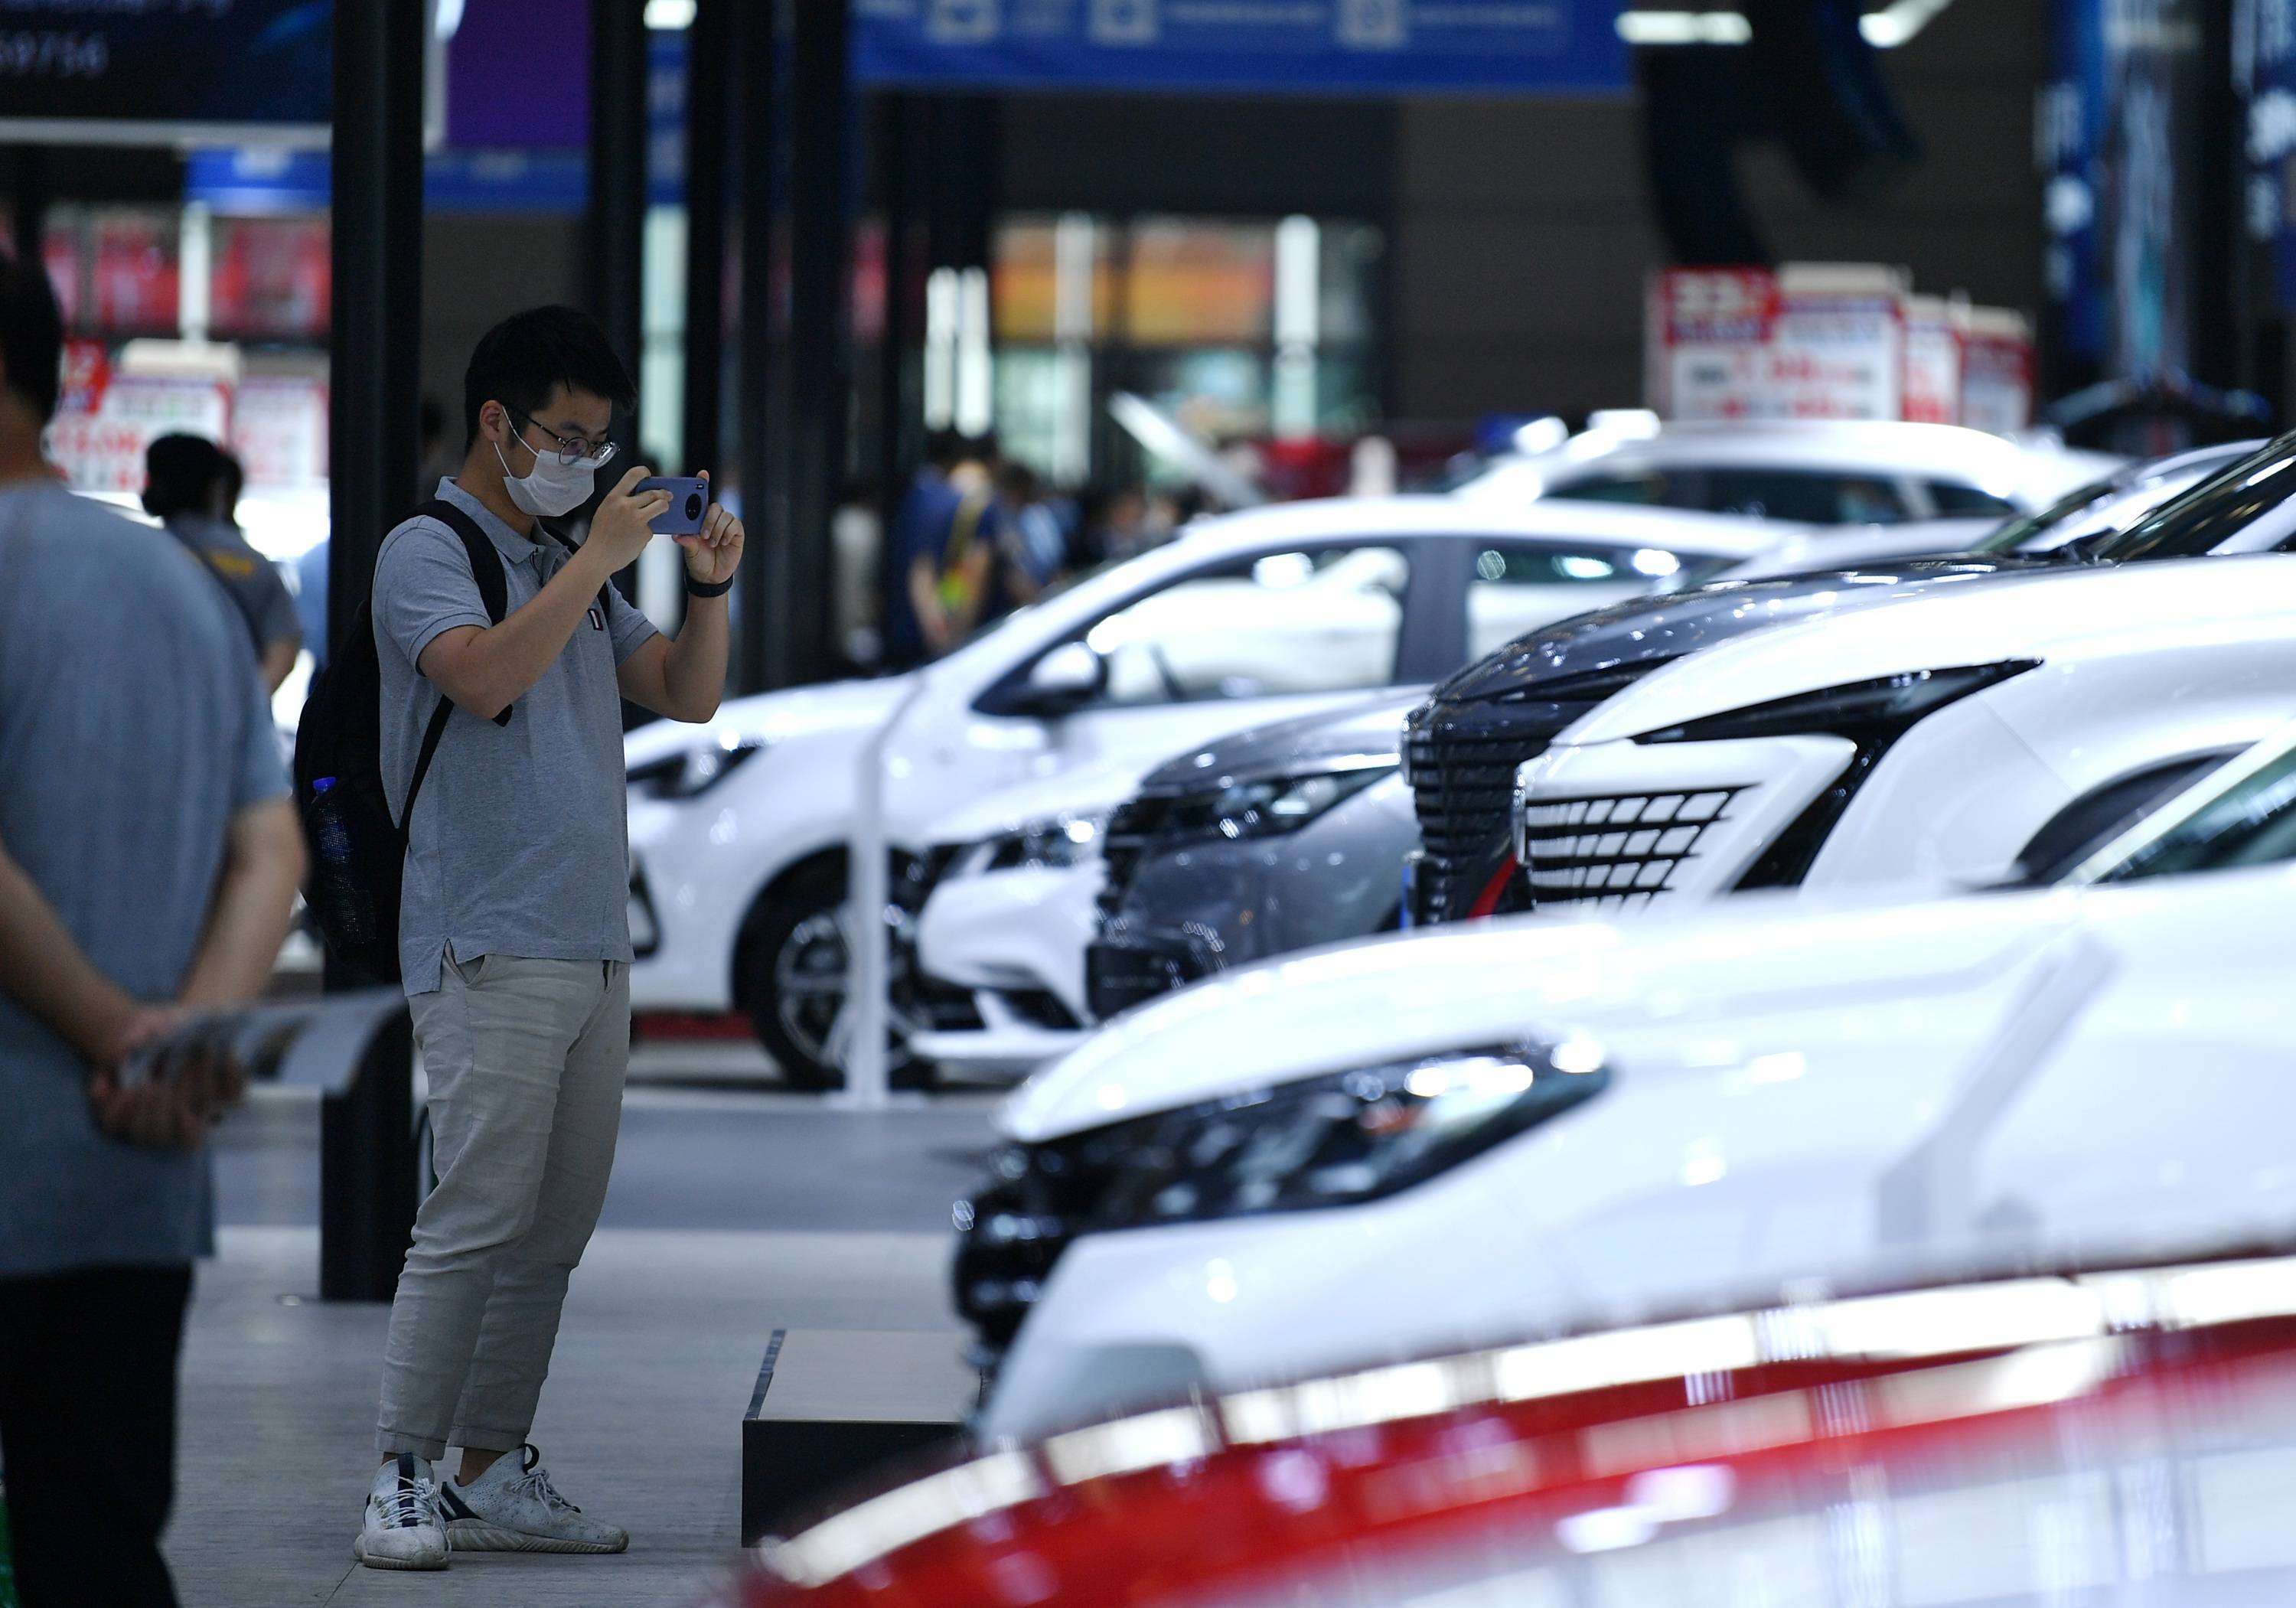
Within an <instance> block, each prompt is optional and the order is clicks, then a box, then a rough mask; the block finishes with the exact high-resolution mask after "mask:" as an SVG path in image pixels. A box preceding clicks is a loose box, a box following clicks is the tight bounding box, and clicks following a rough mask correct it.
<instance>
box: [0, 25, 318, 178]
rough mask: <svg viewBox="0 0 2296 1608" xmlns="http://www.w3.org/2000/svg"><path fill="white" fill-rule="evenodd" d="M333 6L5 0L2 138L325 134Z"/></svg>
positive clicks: (0, 57)
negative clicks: (247, 130)
mask: <svg viewBox="0 0 2296 1608" xmlns="http://www.w3.org/2000/svg"><path fill="white" fill-rule="evenodd" d="M331 14H332V5H331V4H330V0H200V3H199V4H184V3H182V0H178V3H176V4H158V3H156V0H141V3H138V0H5V3H4V4H0V139H50V138H54V139H68V140H77V141H81V142H86V141H89V140H96V141H101V142H104V143H111V142H118V141H129V142H133V141H139V140H140V141H143V142H148V143H151V144H173V143H175V142H176V141H177V140H178V139H180V138H183V137H184V135H185V133H186V131H197V132H207V133H209V134H210V135H212V134H213V133H215V132H217V131H222V130H225V129H228V128H231V127H239V126H249V127H252V128H255V129H259V130H261V131H262V132H264V133H266V134H269V135H286V136H294V137H301V138H304V139H307V140H310V141H316V142H319V143H324V140H325V138H326V131H327V121H328V117H329V114H330V111H331V106H330V103H331V102H332V98H333V78H332V69H331V67H330V62H331V60H332V37H331V36H330V34H329V31H328V26H329V21H330V17H331ZM94 125H100V126H101V127H100V128H94V129H91V127H90V126H94Z"/></svg>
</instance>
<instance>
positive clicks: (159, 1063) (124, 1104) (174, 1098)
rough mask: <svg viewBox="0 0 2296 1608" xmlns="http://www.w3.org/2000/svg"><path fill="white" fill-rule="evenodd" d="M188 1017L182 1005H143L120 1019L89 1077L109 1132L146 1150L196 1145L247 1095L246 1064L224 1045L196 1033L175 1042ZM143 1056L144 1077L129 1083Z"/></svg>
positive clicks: (100, 1120) (92, 1100) (99, 1117)
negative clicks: (114, 1032) (130, 1071)
mask: <svg viewBox="0 0 2296 1608" xmlns="http://www.w3.org/2000/svg"><path fill="white" fill-rule="evenodd" d="M187 1020H188V1019H187V1017H186V1014H185V1013H184V1011H183V1010H182V1009H180V1008H179V1007H176V1006H168V1007H160V1008H154V1007H150V1006H143V1007H138V1008H137V1009H136V1011H135V1013H134V1014H133V1015H132V1016H130V1017H129V1018H128V1019H127V1020H126V1021H123V1022H121V1023H120V1024H119V1029H118V1031H117V1033H116V1035H115V1037H114V1038H113V1040H112V1042H111V1044H110V1045H109V1046H107V1048H106V1051H105V1054H104V1055H103V1057H102V1060H101V1061H100V1062H99V1063H98V1064H97V1066H96V1068H95V1070H94V1076H93V1077H91V1078H90V1079H89V1080H88V1089H87V1097H88V1103H89V1104H90V1105H91V1106H93V1107H94V1111H95V1120H96V1126H98V1127H99V1128H102V1130H103V1131H104V1132H105V1133H107V1134H109V1135H111V1136H112V1137H113V1138H115V1139H118V1140H120V1141H122V1142H123V1143H126V1144H134V1145H138V1146H140V1147H142V1148H143V1149H147V1150H178V1151H180V1150H193V1149H196V1148H197V1147H198V1146H199V1145H200V1144H202V1143H203V1142H204V1141H205V1140H206V1138H207V1136H208V1132H209V1129H210V1128H212V1127H213V1126H214V1125H215V1120H216V1118H217V1116H219V1115H221V1114H222V1112H224V1111H225V1109H226V1108H227V1107H230V1106H232V1105H235V1104H237V1103H239V1101H240V1099H241V1097H242V1095H245V1094H246V1092H247V1071H246V1069H245V1068H244V1067H242V1066H241V1065H240V1064H239V1063H238V1062H237V1061H236V1060H234V1058H233V1057H232V1055H231V1054H229V1052H228V1050H227V1048H226V1047H225V1046H224V1045H222V1044H220V1043H218V1042H215V1041H212V1040H209V1039H206V1038H201V1037H198V1036H196V1035H194V1036H193V1037H191V1038H185V1039H183V1040H182V1041H180V1042H170V1039H171V1037H172V1036H175V1035H178V1034H181V1033H182V1032H183V1030H184V1026H185V1023H186V1021H187ZM139 1060H142V1061H143V1062H144V1064H143V1065H142V1066H141V1067H139V1068H138V1069H137V1070H138V1071H139V1072H140V1073H141V1074H142V1075H141V1076H137V1077H135V1078H134V1079H132V1080H131V1079H130V1078H129V1076H128V1071H127V1069H128V1068H129V1067H130V1066H131V1065H134V1064H135V1063H136V1062H138V1061H139Z"/></svg>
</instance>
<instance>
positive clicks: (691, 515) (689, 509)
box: [685, 491, 701, 520]
mask: <svg viewBox="0 0 2296 1608" xmlns="http://www.w3.org/2000/svg"><path fill="white" fill-rule="evenodd" d="M685 517H686V518H687V519H690V520H698V519H700V518H701V493H700V492H698V491H689V492H687V493H686V494H685Z"/></svg>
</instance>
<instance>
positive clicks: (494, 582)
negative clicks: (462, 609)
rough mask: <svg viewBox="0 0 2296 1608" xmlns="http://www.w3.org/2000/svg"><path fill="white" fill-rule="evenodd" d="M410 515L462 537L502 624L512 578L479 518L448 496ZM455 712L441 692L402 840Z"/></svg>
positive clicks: (504, 718)
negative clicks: (473, 517) (445, 528)
mask: <svg viewBox="0 0 2296 1608" xmlns="http://www.w3.org/2000/svg"><path fill="white" fill-rule="evenodd" d="M410 517H413V518H417V519H433V520H437V521H439V523H440V524H442V525H444V526H446V527H447V529H449V530H452V531H453V532H454V533H455V535H456V536H458V537H461V538H462V542H463V553H464V554H466V555H467V556H468V557H469V559H470V561H471V579H473V580H475V581H476V582H478V584H479V601H480V603H482V604H484V605H485V607H486V611H487V618H488V619H490V620H492V621H494V623H495V624H496V625H500V624H502V622H503V620H504V619H505V618H507V617H508V615H509V613H510V577H509V576H508V575H506V574H505V573H504V570H503V562H502V554H500V553H497V552H496V550H495V545H494V543H493V541H492V540H491V539H489V538H488V536H487V533H486V532H485V531H483V530H481V529H479V521H476V520H474V519H472V518H471V516H470V515H469V514H467V513H463V511H462V510H461V509H460V508H457V507H455V505H454V504H452V503H450V502H448V501H447V499H446V498H444V497H432V498H431V499H430V501H429V502H427V503H425V504H423V505H422V506H421V507H420V508H417V509H416V510H415V511H414V514H413V515H411V516H410ZM515 707H516V706H515V705H513V706H512V708H513V709H514V708H515ZM454 714H455V701H454V700H453V699H451V698H449V697H447V695H446V694H445V693H440V694H439V707H438V708H437V709H435V710H431V711H430V725H429V726H425V727H424V728H423V731H422V751H420V752H419V753H417V754H416V755H415V756H414V775H413V777H411V778H410V779H409V780H408V782H407V783H406V808H404V809H402V810H400V811H399V813H398V821H397V822H396V823H394V825H396V827H397V829H398V837H399V841H401V842H404V841H406V827H407V824H408V823H409V822H411V821H413V820H414V800H415V798H416V796H417V795H418V794H420V793H421V792H422V778H423V777H425V776H427V775H430V761H431V760H432V759H435V758H437V756H438V753H439V739H440V738H442V737H444V736H445V735H446V734H447V721H448V720H450V719H452V718H454ZM511 714H512V710H507V709H506V710H503V712H502V713H501V714H499V715H496V717H495V724H496V726H508V725H509V724H510V718H511Z"/></svg>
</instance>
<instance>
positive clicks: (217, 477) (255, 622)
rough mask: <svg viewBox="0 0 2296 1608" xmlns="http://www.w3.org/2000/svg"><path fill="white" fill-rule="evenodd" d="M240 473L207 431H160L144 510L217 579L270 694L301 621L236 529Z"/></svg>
mask: <svg viewBox="0 0 2296 1608" xmlns="http://www.w3.org/2000/svg"><path fill="white" fill-rule="evenodd" d="M245 479H246V477H245V475H244V473H243V472H242V470H241V469H240V466H239V460H238V459H237V458H234V457H233V456H232V455H231V454H229V453H227V452H225V450H224V449H223V448H222V447H217V445H216V444H215V443H214V442H213V441H210V440H209V439H206V438H205V437H203V436H184V435H175V436H161V437H160V439H158V440H156V441H154V442H152V445H151V446H150V447H148V448H146V449H145V451H144V454H143V511H144V512H145V513H149V514H150V515H151V516H152V518H153V519H155V520H158V521H160V524H162V525H164V526H165V527H166V528H167V529H168V534H169V535H170V536H173V537H175V538H176V540H177V541H179V542H181V543H183V544H184V546H186V547H188V548H190V549H191V550H192V554H193V557H195V558H197V559H198V560H199V561H200V562H201V563H202V564H204V565H206V566H207V570H208V573H209V574H210V575H212V576H214V577H215V578H216V579H217V581H219V582H220V583H222V586H223V589H224V590H225V592H226V593H228V594H229V595H230V596H231V601H232V602H233V603H234V604H235V605H236V606H237V607H238V609H239V612H240V614H241V616H242V618H243V619H245V620H246V622H247V629H248V632H249V634H250V636H252V637H253V638H254V640H255V654H256V659H257V661H258V664H259V665H260V667H261V672H262V676H263V685H264V689H265V691H266V692H269V693H275V692H277V691H278V690H279V684H280V683H281V682H283V681H285V680H286V679H287V676H288V672H289V671H291V670H292V669H294V668H295V655H296V654H298V653H299V652H302V649H303V623H302V619H301V618H300V616H299V614H298V612H297V610H296V606H295V599H294V597H293V596H292V595H291V594H290V593H289V592H288V590H287V583H286V581H285V580H283V579H282V578H281V577H280V574H279V568H278V566H277V565H275V564H274V563H273V562H271V561H270V560H269V559H267V558H266V557H264V556H263V554H260V553H258V552H257V551H256V550H255V549H254V548H252V547H250V546H248V545H247V538H246V537H244V536H242V535H241V534H240V529H239V525H238V523H237V521H236V519H235V517H234V516H235V515H236V514H237V513H238V512H239V493H240V488H241V487H242V485H243V484H244V482H245ZM322 562H324V561H322ZM322 635H324V626H323V627H322Z"/></svg>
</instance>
